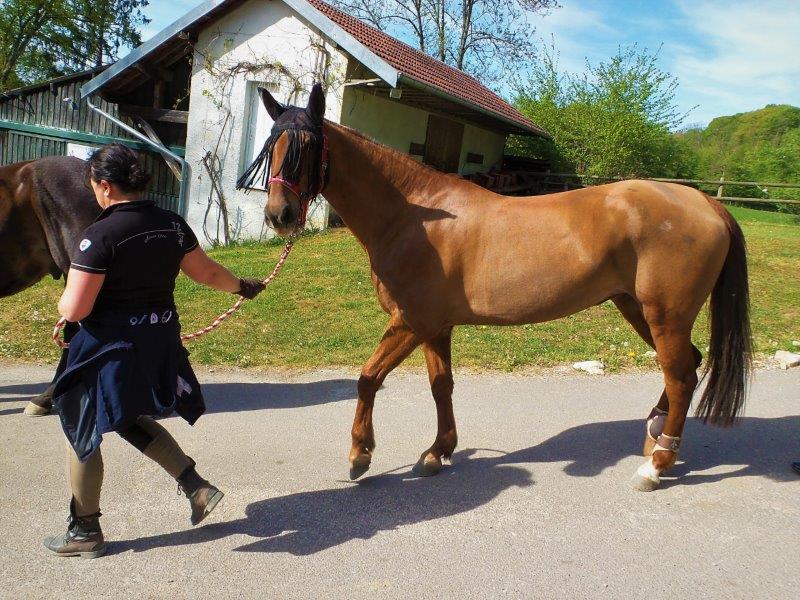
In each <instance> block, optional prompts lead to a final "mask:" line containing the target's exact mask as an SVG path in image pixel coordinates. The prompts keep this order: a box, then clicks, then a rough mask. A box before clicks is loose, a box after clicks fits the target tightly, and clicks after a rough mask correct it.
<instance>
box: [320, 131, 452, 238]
mask: <svg viewBox="0 0 800 600" xmlns="http://www.w3.org/2000/svg"><path fill="white" fill-rule="evenodd" d="M325 132H326V134H327V136H328V145H329V153H330V170H331V173H330V182H329V184H328V187H327V189H326V190H325V192H324V196H325V198H326V199H327V200H328V201H329V202H330V204H331V206H333V208H334V209H335V210H336V212H337V213H338V214H339V216H340V217H342V219H343V220H344V222H345V223H346V224H347V226H348V227H349V228H350V230H351V231H352V232H353V234H354V235H355V236H356V237H357V238H358V239H359V240H360V241H361V243H362V244H364V245H365V246H366V247H367V249H368V250H369V249H370V246H372V245H373V244H374V243H375V242H377V241H379V240H380V239H381V238H382V237H383V236H384V235H385V233H386V232H387V230H388V229H389V228H390V227H391V226H392V225H393V224H395V223H397V222H398V221H399V220H400V217H401V216H402V215H403V214H406V213H408V212H409V209H410V208H411V206H412V202H413V198H414V197H416V196H419V194H418V193H417V192H418V191H419V190H420V189H422V188H423V187H427V188H429V187H431V186H432V185H434V186H435V183H436V182H435V178H436V175H437V174H436V173H433V172H432V171H430V170H429V169H426V168H424V167H422V166H420V165H418V164H416V163H414V162H413V161H412V160H411V159H406V157H404V156H402V155H398V154H397V153H395V152H393V151H391V150H389V149H388V148H385V147H384V146H381V145H380V144H377V143H375V142H372V141H370V140H368V139H366V138H363V137H362V136H360V135H358V134H356V133H353V132H351V131H349V130H348V129H346V128H344V127H341V126H338V125H334V124H331V123H326V127H325Z"/></svg>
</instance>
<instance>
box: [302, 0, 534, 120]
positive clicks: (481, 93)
mask: <svg viewBox="0 0 800 600" xmlns="http://www.w3.org/2000/svg"><path fill="white" fill-rule="evenodd" d="M307 1H308V3H309V4H311V6H313V7H314V8H316V9H317V10H318V11H320V12H321V13H322V14H324V15H325V16H326V17H328V18H329V19H330V20H331V21H333V22H334V23H336V24H337V25H338V26H339V27H341V28H342V29H344V30H345V31H346V32H347V33H349V34H350V35H352V36H353V37H354V38H356V39H357V40H358V41H359V42H361V43H362V44H363V45H364V46H366V47H367V48H368V49H369V50H370V51H371V52H373V53H374V54H375V55H377V56H378V57H379V58H381V59H382V60H384V61H385V62H387V63H388V64H389V65H391V66H392V67H393V68H394V69H397V70H398V71H399V72H400V73H402V74H403V75H406V76H408V77H410V78H411V79H415V80H417V81H419V82H421V83H423V84H427V85H429V86H432V87H434V88H436V89H438V90H440V91H442V92H445V93H446V94H449V95H451V96H455V97H456V98H461V99H463V100H466V101H467V102H469V103H470V104H473V105H476V106H478V107H480V108H482V109H483V110H486V111H489V112H491V113H494V114H496V115H499V116H501V117H503V118H505V119H506V120H508V121H511V122H512V123H514V124H516V125H517V126H519V127H521V128H523V129H525V130H526V131H530V132H532V133H537V134H539V135H546V134H545V133H544V131H543V130H542V129H541V128H540V127H538V126H537V125H536V124H534V123H533V122H531V121H530V120H528V119H527V118H526V117H525V116H524V115H522V113H520V112H519V111H518V110H517V109H516V108H514V107H513V106H511V105H510V104H509V103H508V102H506V101H505V100H503V99H502V98H501V97H500V96H498V95H497V94H495V93H494V92H492V91H491V90H489V89H488V88H486V87H485V86H484V85H482V84H480V83H479V82H478V81H477V80H476V79H474V78H472V77H470V76H469V75H467V74H466V73H464V72H463V71H459V70H458V69H455V68H453V67H451V66H450V65H447V64H445V63H443V62H441V61H439V60H437V59H435V58H433V57H431V56H428V55H427V54H425V53H424V52H421V51H419V50H417V49H416V48H413V47H411V46H409V45H408V44H404V43H403V42H401V41H399V40H397V39H396V38H393V37H392V36H390V35H388V34H386V33H384V32H383V31H380V30H379V29H376V28H375V27H372V26H371V25H367V24H366V23H364V22H363V21H361V20H359V19H357V18H355V17H353V16H350V15H348V14H346V13H344V12H342V11H340V10H338V9H336V8H334V7H332V6H331V5H330V4H328V3H326V2H323V1H322V0H307Z"/></svg>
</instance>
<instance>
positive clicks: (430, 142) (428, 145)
mask: <svg viewBox="0 0 800 600" xmlns="http://www.w3.org/2000/svg"><path fill="white" fill-rule="evenodd" d="M463 139H464V124H463V123H459V122H457V121H453V120H451V119H447V118H445V117H440V116H438V115H430V116H429V117H428V135H427V139H426V140H425V156H424V157H423V162H424V163H425V164H426V165H430V166H432V167H433V168H435V169H439V170H440V171H444V172H445V173H457V172H458V167H459V165H460V163H461V142H462V141H463Z"/></svg>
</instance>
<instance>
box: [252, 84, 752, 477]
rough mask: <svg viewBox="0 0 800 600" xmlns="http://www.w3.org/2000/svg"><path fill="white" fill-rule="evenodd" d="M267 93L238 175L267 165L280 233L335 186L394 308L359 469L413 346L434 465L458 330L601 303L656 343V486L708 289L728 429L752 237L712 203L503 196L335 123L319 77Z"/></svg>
mask: <svg viewBox="0 0 800 600" xmlns="http://www.w3.org/2000/svg"><path fill="white" fill-rule="evenodd" d="M261 95H262V100H263V103H264V105H265V107H266V109H267V111H268V112H269V114H270V116H271V117H272V118H273V120H274V121H275V124H274V127H273V130H272V135H271V136H270V138H269V140H268V141H267V144H266V145H265V148H264V151H263V152H262V153H261V155H260V157H259V160H258V161H256V163H255V164H254V165H253V166H252V167H251V168H250V169H249V170H248V172H247V173H246V174H245V176H244V177H243V178H242V180H240V182H239V185H240V187H247V186H249V185H250V184H251V183H252V182H253V181H254V180H255V179H256V178H258V177H259V176H264V177H268V176H270V175H271V177H270V178H269V184H270V185H269V192H268V199H267V204H266V207H265V213H266V218H267V219H268V221H270V222H271V223H272V225H273V226H274V227H275V228H276V229H277V230H278V231H279V232H281V233H287V232H290V231H293V230H294V229H295V228H296V227H297V226H298V221H300V222H302V220H303V219H302V217H303V215H305V210H306V207H307V203H308V201H309V200H310V199H311V198H313V197H315V196H316V195H317V194H318V193H320V192H321V191H322V189H323V187H324V188H325V190H324V191H325V198H326V200H328V201H329V202H330V203H331V205H332V206H333V207H334V208H335V209H336V212H337V213H338V214H339V215H340V216H341V217H342V219H343V220H344V222H345V223H346V224H347V226H348V227H349V228H350V230H351V231H352V232H353V234H354V235H355V236H356V237H357V238H358V240H359V241H360V242H361V244H362V245H363V246H364V247H365V249H366V251H367V253H368V255H369V260H370V265H371V268H372V275H373V281H374V283H375V288H376V291H377V294H378V299H379V301H380V303H381V306H382V307H383V308H384V310H385V311H386V312H387V313H388V314H389V315H390V319H389V324H388V326H387V328H386V331H385V333H384V335H383V339H382V340H381V342H380V344H379V345H378V347H377V349H376V350H375V352H374V353H373V355H372V356H371V357H370V359H369V360H368V361H367V363H366V364H365V365H364V368H363V370H362V373H361V377H360V378H359V382H358V405H357V408H356V414H355V420H354V423H353V428H352V446H351V450H350V475H351V477H352V478H357V477H359V476H360V475H362V474H363V473H364V472H366V470H367V469H368V468H369V466H370V462H371V460H372V453H373V451H374V449H375V436H374V432H373V426H372V411H373V407H374V402H375V395H376V392H377V391H378V389H379V388H380V386H381V384H382V382H383V380H384V379H385V377H386V376H387V375H388V374H389V372H391V371H392V369H394V368H395V367H396V366H397V365H399V364H400V363H401V362H402V361H403V360H404V359H405V358H406V357H407V356H408V355H409V354H411V352H412V351H413V350H414V349H415V348H417V347H418V346H422V349H423V351H424V353H425V359H426V363H427V367H428V375H429V379H430V384H431V390H432V393H433V398H434V400H435V402H436V408H437V413H438V419H437V421H438V432H437V435H436V439H435V440H434V442H433V444H432V445H431V446H430V447H429V448H428V449H427V450H425V451H424V452H423V453H422V456H421V457H420V462H419V463H418V467H419V469H420V470H421V471H422V473H423V474H434V473H436V472H438V471H439V470H440V469H441V467H442V461H443V460H447V459H449V458H450V457H451V456H452V454H453V451H454V449H455V447H456V442H457V434H456V423H455V418H454V415H453V406H452V392H453V377H452V367H451V356H450V346H451V336H452V331H453V327H454V326H456V325H477V324H487V325H519V324H523V323H537V322H542V321H549V320H552V319H558V318H561V317H564V316H567V315H571V314H573V313H576V312H578V311H581V310H583V309H586V308H588V307H591V306H594V305H596V304H600V303H602V302H604V301H606V300H611V301H612V302H614V304H615V305H616V306H617V308H618V309H619V310H620V312H621V313H622V315H623V317H625V319H626V320H627V321H628V322H629V323H630V324H631V325H632V326H633V328H634V329H635V330H636V332H637V333H638V334H639V335H640V336H641V337H642V339H643V340H644V341H645V342H647V343H648V344H649V345H650V346H651V347H653V348H654V349H655V350H656V352H657V353H658V359H659V363H660V365H661V369H662V371H663V373H664V382H665V388H664V392H663V393H662V395H661V398H660V399H659V401H658V403H657V405H656V406H655V407H654V408H653V410H652V412H651V413H650V416H649V417H648V420H647V425H646V435H645V454H646V455H647V456H648V459H647V462H646V463H644V464H643V465H642V466H641V467H640V468H639V470H638V471H637V473H636V474H635V476H634V482H633V483H634V486H635V487H636V488H637V489H641V490H652V489H655V488H656V487H657V486H658V485H659V483H660V475H661V474H662V473H664V472H665V471H666V470H668V469H669V468H671V467H672V466H673V465H674V463H675V460H676V458H677V454H678V449H679V447H680V441H681V435H682V432H683V427H684V422H685V420H686V414H687V411H688V409H689V405H690V403H691V400H692V395H693V393H694V391H695V388H696V387H697V384H698V376H697V368H698V367H699V366H700V361H701V355H700V352H699V351H698V350H697V348H695V347H694V346H693V345H692V342H691V332H692V327H693V325H694V323H695V320H696V318H697V315H698V314H699V312H700V310H701V308H702V307H703V304H704V303H705V301H706V299H707V298H708V297H709V296H711V303H710V311H711V342H710V352H709V356H708V360H707V362H706V366H705V372H706V374H707V379H708V381H707V385H706V388H705V390H704V392H703V394H702V397H701V400H700V403H699V405H698V407H697V414H698V415H699V416H701V417H702V418H703V419H704V420H705V421H710V422H712V423H716V424H720V425H729V424H731V423H733V422H734V420H735V419H736V417H737V416H738V415H739V413H740V411H741V409H742V406H743V403H744V397H745V390H746V385H747V378H748V374H749V369H750V349H751V338H750V327H749V314H748V313H749V300H748V283H747V263H746V256H745V241H744V237H743V235H742V231H741V229H740V228H739V226H738V225H737V223H736V221H735V220H734V219H733V217H732V216H731V215H730V214H729V213H728V212H727V211H726V210H725V208H724V207H723V206H722V205H721V204H720V203H718V202H717V201H716V200H713V199H711V198H709V197H708V196H706V195H705V194H703V193H701V192H699V191H697V190H694V189H691V188H688V187H684V186H679V185H673V184H667V183H657V182H652V181H622V182H619V183H614V184H610V185H603V186H598V187H592V188H586V189H581V190H575V191H571V192H564V193H558V194H550V195H546V196H537V197H534V198H510V197H504V196H499V195H497V194H494V193H492V192H491V191H488V190H485V189H483V188H480V187H478V186H476V185H474V184H472V183H470V182H468V181H465V180H462V179H460V178H458V177H455V176H451V175H444V174H442V173H439V172H437V171H435V170H433V169H430V168H428V167H426V166H424V165H421V164H419V163H417V162H416V161H414V160H413V159H411V158H410V157H408V156H406V155H404V154H402V153H399V152H396V151H394V150H391V149H389V148H387V147H385V146H382V145H380V144H378V143H376V142H373V141H371V140H369V139H367V138H366V137H364V136H362V135H360V134H358V133H356V132H355V131H353V130H351V129H348V128H346V127H343V126H340V125H336V124H334V123H331V122H329V121H326V120H324V118H323V117H324V112H325V96H324V92H323V90H322V88H321V86H319V85H316V86H314V88H313V89H312V91H311V95H310V98H309V102H308V106H307V107H306V108H298V107H285V106H283V105H281V104H280V103H278V102H277V101H276V100H275V99H274V98H273V97H272V96H271V95H270V93H269V92H268V91H266V90H261Z"/></svg>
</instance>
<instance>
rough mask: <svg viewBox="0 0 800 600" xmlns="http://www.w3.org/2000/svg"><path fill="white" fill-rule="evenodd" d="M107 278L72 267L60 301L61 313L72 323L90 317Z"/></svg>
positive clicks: (59, 310) (59, 308) (59, 309)
mask: <svg viewBox="0 0 800 600" xmlns="http://www.w3.org/2000/svg"><path fill="white" fill-rule="evenodd" d="M105 279H106V276H105V275H97V274H94V273H86V272H84V271H78V270H77V269H70V271H69V273H68V275H67V287H66V289H65V290H64V293H63V294H61V300H59V301H58V312H59V314H61V316H62V317H64V318H65V319H66V320H67V321H70V322H72V323H75V322H77V321H81V320H83V319H85V318H86V317H88V316H89V315H90V314H91V312H92V309H93V308H94V303H95V301H96V300H97V294H99V293H100V288H101V287H103V282H104V281H105Z"/></svg>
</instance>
